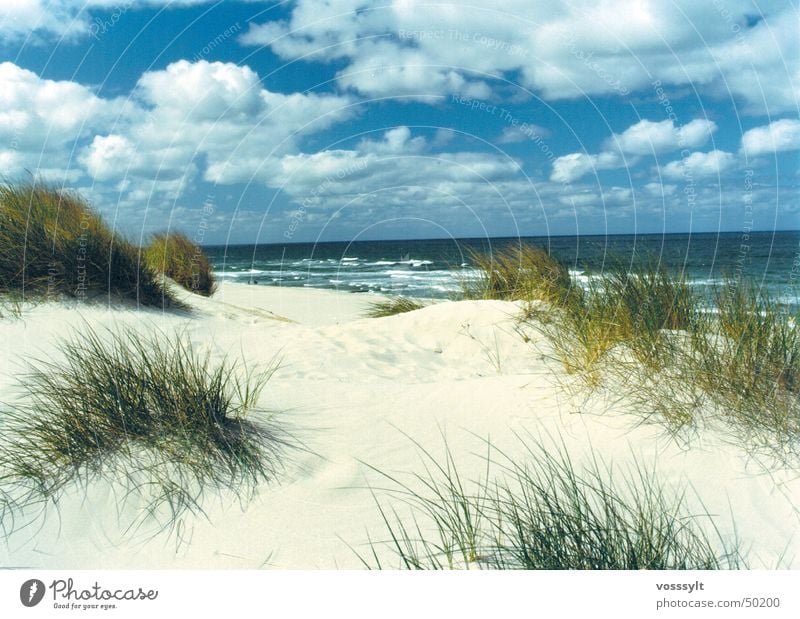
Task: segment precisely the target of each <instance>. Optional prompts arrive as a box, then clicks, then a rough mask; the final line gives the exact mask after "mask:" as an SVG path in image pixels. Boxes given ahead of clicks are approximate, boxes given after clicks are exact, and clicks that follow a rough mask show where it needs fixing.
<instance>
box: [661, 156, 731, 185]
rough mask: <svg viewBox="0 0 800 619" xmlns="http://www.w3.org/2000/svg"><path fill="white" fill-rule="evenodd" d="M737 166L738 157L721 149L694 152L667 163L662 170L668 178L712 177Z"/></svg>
mask: <svg viewBox="0 0 800 619" xmlns="http://www.w3.org/2000/svg"><path fill="white" fill-rule="evenodd" d="M735 166H736V157H735V156H734V155H732V154H731V153H727V152H725V151H721V150H712V151H711V152H708V153H700V152H696V153H692V154H690V155H689V156H688V157H685V158H683V159H681V160H679V161H671V162H670V163H668V164H666V165H665V166H664V167H663V168H662V169H661V172H662V174H663V175H664V176H666V177H667V178H672V179H687V178H692V179H696V178H711V177H714V176H718V175H720V174H723V173H724V172H727V171H728V170H731V169H732V168H734V167H735Z"/></svg>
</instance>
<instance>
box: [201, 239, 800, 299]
mask: <svg viewBox="0 0 800 619" xmlns="http://www.w3.org/2000/svg"><path fill="white" fill-rule="evenodd" d="M521 242H522V243H530V244H533V245H537V246H539V247H542V248H544V249H546V250H548V251H549V252H550V254H551V255H552V256H554V257H556V258H557V259H559V260H561V261H563V262H564V263H565V264H566V265H568V268H569V271H570V273H571V275H572V277H573V278H574V280H575V281H576V283H577V284H579V285H584V286H585V285H588V282H589V279H590V278H591V277H593V276H597V275H598V274H602V273H603V271H604V270H606V269H608V268H610V267H611V265H618V264H620V263H622V264H631V263H632V262H634V261H636V260H641V259H647V260H655V261H657V262H659V263H660V264H662V265H663V266H664V267H665V268H667V269H669V270H671V271H673V272H676V273H677V272H680V273H684V274H685V276H686V277H687V280H688V281H689V283H690V284H691V285H692V286H696V287H698V291H699V292H708V291H711V290H713V288H714V287H716V286H719V285H720V284H721V283H723V282H724V281H725V280H726V278H736V279H738V278H742V279H747V280H748V281H750V282H751V283H752V284H753V285H754V286H755V287H756V288H759V289H764V290H765V291H767V292H768V293H769V294H770V295H771V297H772V298H773V299H776V300H778V301H780V302H781V303H784V304H787V305H790V306H794V307H797V306H798V300H799V299H800V296H798V285H797V284H798V283H800V231H789V232H786V231H780V232H749V233H742V232H730V233H692V234H654V235H604V236H550V237H536V236H532V237H524V238H518V237H515V238H492V239H424V240H391V241H353V242H327V243H291V244H259V245H227V246H206V247H204V250H205V251H206V253H207V254H208V256H209V258H210V260H211V262H212V264H213V268H214V271H215V274H216V276H217V278H218V279H219V280H220V281H223V282H226V281H232V282H242V283H247V284H251V285H257V286H287V287H306V288H324V289H330V290H339V291H345V292H350V293H354V294H381V295H397V296H408V297H418V298H429V299H444V298H455V297H457V295H458V292H459V291H460V290H461V286H462V283H463V282H464V280H465V279H469V278H471V277H475V276H476V270H475V268H474V266H473V264H472V262H471V260H470V253H471V252H472V251H480V252H487V251H498V250H502V249H503V248H505V247H508V246H509V245H514V244H519V243H521Z"/></svg>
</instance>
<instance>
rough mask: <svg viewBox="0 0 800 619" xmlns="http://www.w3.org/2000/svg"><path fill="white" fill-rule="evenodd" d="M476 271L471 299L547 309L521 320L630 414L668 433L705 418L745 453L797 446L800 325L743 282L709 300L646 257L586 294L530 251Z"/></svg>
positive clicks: (482, 262)
mask: <svg viewBox="0 0 800 619" xmlns="http://www.w3.org/2000/svg"><path fill="white" fill-rule="evenodd" d="M521 256H528V257H527V258H523V257H521ZM474 262H475V264H476V265H477V266H478V268H480V269H481V271H482V273H483V275H482V276H481V277H480V278H478V279H477V280H476V282H477V283H476V284H474V285H473V287H472V288H470V289H468V290H467V292H468V296H469V297H470V298H475V297H477V298H505V299H512V300H527V301H530V300H535V299H539V300H544V301H547V304H546V305H545V306H541V305H539V306H531V309H530V310H529V311H528V312H527V314H526V317H525V318H526V319H527V320H530V321H532V324H533V325H534V326H536V327H538V328H539V329H540V330H541V331H542V332H543V333H544V334H545V335H546V337H547V338H548V340H549V342H550V344H551V345H552V347H553V351H554V353H555V355H556V356H557V358H558V359H559V360H560V361H561V362H562V364H563V366H564V368H565V369H566V370H567V372H569V373H571V374H575V375H578V376H580V377H581V378H582V379H583V381H584V384H585V385H586V386H588V387H589V388H592V389H593V388H597V387H600V386H601V385H602V384H603V383H604V380H606V379H608V380H611V381H613V385H614V389H615V392H617V393H618V395H622V393H621V392H620V388H622V390H623V391H625V395H627V396H628V399H629V402H630V403H633V404H635V406H633V407H632V408H633V409H635V410H640V411H641V412H642V413H643V414H645V415H647V416H649V417H652V416H653V415H655V416H656V417H658V418H660V419H662V420H664V421H666V423H667V424H668V426H669V427H671V428H672V429H678V428H680V427H683V426H685V425H687V424H688V425H691V424H694V423H695V422H697V421H699V416H700V415H712V416H716V417H719V418H721V419H724V420H726V421H728V422H729V427H730V428H732V429H733V430H734V431H736V432H741V433H745V434H746V435H747V439H746V440H747V441H748V444H751V445H753V444H758V445H760V446H765V445H771V446H772V447H775V446H779V447H778V449H779V450H783V448H784V447H786V446H787V445H788V444H790V443H795V444H796V443H797V439H800V334H798V331H797V329H796V324H797V318H798V316H797V315H796V313H793V312H792V311H790V310H789V309H788V308H787V307H785V306H781V305H780V304H778V303H777V302H776V301H775V300H774V299H772V298H770V296H769V294H767V293H766V292H764V291H758V290H756V289H754V287H753V286H752V285H751V284H750V283H749V282H747V281H746V280H744V279H741V278H739V279H733V278H730V279H728V280H727V281H726V282H725V283H724V284H723V285H721V286H720V287H719V288H718V289H717V290H716V292H715V294H714V295H713V298H711V299H709V298H706V297H702V296H700V295H698V294H696V293H695V292H694V291H693V290H692V288H691V287H690V286H689V285H688V283H687V281H686V278H685V276H684V275H683V274H682V273H672V272H669V271H668V270H667V269H666V268H664V267H663V265H660V264H659V263H658V262H657V261H656V260H654V259H652V258H636V259H635V260H634V261H633V262H632V263H631V264H630V265H624V264H622V263H619V262H617V263H616V264H614V265H613V266H612V267H611V268H609V269H608V270H607V271H605V272H603V273H601V274H597V275H595V276H592V277H591V278H590V281H589V284H588V286H587V287H586V288H585V289H580V288H577V287H576V286H574V285H573V284H572V283H567V280H566V279H565V277H566V278H568V277H569V275H568V271H567V269H566V267H565V266H563V265H561V266H557V263H556V261H555V260H553V259H552V258H550V257H549V256H547V254H545V253H544V252H543V251H541V250H537V249H534V248H525V247H524V246H523V247H522V248H516V247H515V248H513V250H509V251H507V252H505V253H502V252H501V253H500V256H499V257H498V255H497V253H496V254H495V256H494V257H492V256H490V255H488V254H487V255H483V256H478V257H477V258H476V259H475V260H474ZM534 264H535V265H537V266H535V267H534V266H531V265H534ZM709 301H710V302H709ZM609 384H612V383H609ZM753 441H756V443H754V442H753Z"/></svg>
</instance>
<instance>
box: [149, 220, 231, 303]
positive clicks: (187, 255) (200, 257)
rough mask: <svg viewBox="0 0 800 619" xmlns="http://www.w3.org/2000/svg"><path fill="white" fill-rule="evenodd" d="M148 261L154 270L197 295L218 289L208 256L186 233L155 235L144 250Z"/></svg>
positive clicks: (211, 292) (208, 294) (207, 293)
mask: <svg viewBox="0 0 800 619" xmlns="http://www.w3.org/2000/svg"><path fill="white" fill-rule="evenodd" d="M144 261H145V263H146V264H147V266H148V267H149V268H150V269H151V270H152V271H154V272H156V273H163V274H164V275H166V276H167V277H169V278H171V279H173V280H174V281H175V282H177V283H178V284H180V285H181V286H183V287H184V288H186V290H189V291H191V292H194V293H195V294H200V295H203V296H205V297H210V296H211V295H213V294H214V292H215V290H216V288H217V283H216V281H215V279H214V273H213V271H212V268H211V263H210V262H209V260H208V257H207V256H206V255H205V253H203V250H202V248H201V247H200V246H199V245H197V244H196V243H195V242H194V241H192V240H191V239H190V238H189V237H187V236H186V235H185V234H181V233H179V232H170V233H169V234H166V233H161V234H155V235H153V237H152V239H151V240H150V244H149V245H148V246H147V247H146V248H145V249H144Z"/></svg>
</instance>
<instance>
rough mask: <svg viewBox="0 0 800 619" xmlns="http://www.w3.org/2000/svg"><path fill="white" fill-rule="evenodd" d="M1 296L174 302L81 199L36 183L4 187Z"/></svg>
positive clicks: (0, 232) (0, 229)
mask: <svg viewBox="0 0 800 619" xmlns="http://www.w3.org/2000/svg"><path fill="white" fill-rule="evenodd" d="M0 292H16V293H19V294H21V295H23V296H31V295H33V296H39V297H56V296H62V295H66V296H69V297H76V298H88V297H95V296H98V295H103V294H104V295H108V297H109V298H111V297H114V298H123V299H127V300H133V301H135V302H137V303H139V304H141V305H146V306H162V305H172V304H175V299H174V298H172V296H171V295H170V294H169V293H168V292H166V291H165V290H164V289H163V287H162V286H161V285H160V284H159V282H158V281H157V280H156V277H155V276H154V275H153V274H152V273H151V272H150V270H149V269H146V268H142V267H141V266H140V260H139V251H138V249H137V248H136V247H135V246H133V245H132V244H131V243H129V242H128V241H127V240H125V239H124V238H122V237H121V236H119V235H118V234H116V233H115V232H113V231H111V230H110V229H109V228H108V226H106V224H105V223H104V222H103V220H102V218H101V217H100V216H99V215H98V214H97V213H96V212H95V211H94V210H92V208H91V207H90V206H89V205H88V204H87V203H86V202H85V201H84V200H83V199H81V198H80V197H78V196H77V195H73V194H70V193H68V192H66V191H62V190H57V189H54V188H52V187H47V186H42V185H37V184H8V183H6V184H2V185H0Z"/></svg>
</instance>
